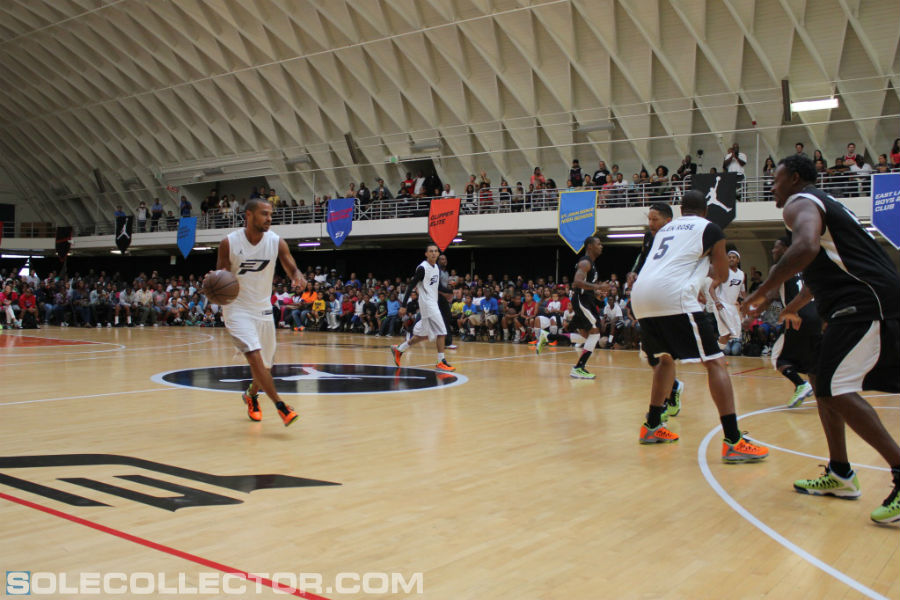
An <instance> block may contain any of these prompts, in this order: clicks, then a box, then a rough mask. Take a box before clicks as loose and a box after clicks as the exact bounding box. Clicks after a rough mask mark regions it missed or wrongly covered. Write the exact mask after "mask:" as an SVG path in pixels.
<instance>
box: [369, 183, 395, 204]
mask: <svg viewBox="0 0 900 600" xmlns="http://www.w3.org/2000/svg"><path fill="white" fill-rule="evenodd" d="M376 183H377V184H378V185H377V186H376V187H375V189H374V190H373V191H372V200H373V201H375V202H384V201H386V200H393V199H394V197H393V196H392V195H391V190H389V189H388V187H387V186H386V185H384V179H382V178H381V177H379V178H378V179H377V180H376Z"/></svg>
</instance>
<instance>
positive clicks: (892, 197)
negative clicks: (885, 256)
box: [872, 173, 900, 250]
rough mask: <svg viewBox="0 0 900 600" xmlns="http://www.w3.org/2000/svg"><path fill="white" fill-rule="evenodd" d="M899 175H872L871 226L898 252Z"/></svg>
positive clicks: (899, 236)
mask: <svg viewBox="0 0 900 600" xmlns="http://www.w3.org/2000/svg"><path fill="white" fill-rule="evenodd" d="M898 205H900V173H876V174H875V175H872V226H873V227H875V229H877V230H878V233H880V234H881V235H883V236H884V239H886V240H887V241H889V242H890V243H891V245H893V246H894V248H896V249H897V250H900V206H898Z"/></svg>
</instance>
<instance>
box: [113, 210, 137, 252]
mask: <svg viewBox="0 0 900 600" xmlns="http://www.w3.org/2000/svg"><path fill="white" fill-rule="evenodd" d="M133 227H134V217H116V246H117V247H118V248H119V250H120V251H121V252H123V253H124V252H125V251H126V250H128V246H130V245H131V231H132V228H133Z"/></svg>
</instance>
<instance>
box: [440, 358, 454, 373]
mask: <svg viewBox="0 0 900 600" xmlns="http://www.w3.org/2000/svg"><path fill="white" fill-rule="evenodd" d="M435 369H440V370H441V371H455V370H456V367H454V366H451V365H450V363H448V362H447V359H444V360H442V361H441V362H439V363H438V364H437V366H436V367H435Z"/></svg>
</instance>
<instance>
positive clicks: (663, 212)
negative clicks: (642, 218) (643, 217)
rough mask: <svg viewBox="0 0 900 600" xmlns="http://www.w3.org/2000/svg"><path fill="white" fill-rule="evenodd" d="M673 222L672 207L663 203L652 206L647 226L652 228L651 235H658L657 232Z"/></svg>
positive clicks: (648, 214)
mask: <svg viewBox="0 0 900 600" xmlns="http://www.w3.org/2000/svg"><path fill="white" fill-rule="evenodd" d="M671 220H672V207H671V206H669V205H668V204H665V203H663V202H655V203H653V204H651V205H650V211H649V212H648V213H647V226H648V227H649V228H650V233H652V234H653V235H656V232H657V231H659V230H660V229H662V228H663V227H664V226H665V224H666V223H668V222H669V221H671Z"/></svg>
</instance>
